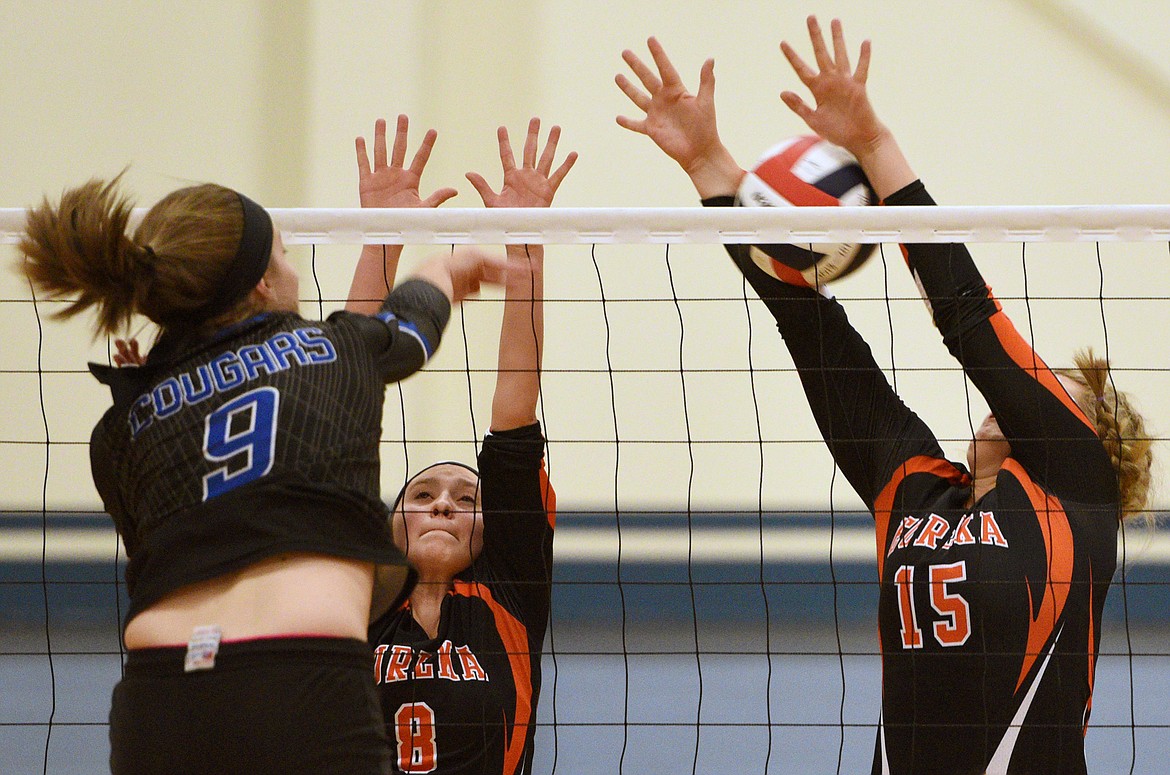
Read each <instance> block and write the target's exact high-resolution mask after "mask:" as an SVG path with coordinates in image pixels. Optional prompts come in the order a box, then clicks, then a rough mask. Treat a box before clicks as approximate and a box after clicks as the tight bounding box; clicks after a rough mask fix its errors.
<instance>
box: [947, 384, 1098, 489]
mask: <svg viewBox="0 0 1170 775" xmlns="http://www.w3.org/2000/svg"><path fill="white" fill-rule="evenodd" d="M1056 378H1057V379H1058V380H1059V381H1060V384H1061V385H1063V386H1064V389H1065V390H1067V391H1068V394H1069V395H1070V396H1071V397H1072V399H1073V401H1076V402H1077V405H1078V406H1081V407H1082V408H1083V407H1084V406H1085V396H1086V394H1087V392H1088V391H1087V390H1086V389H1085V387H1084V386H1082V385H1081V384H1080V383H1079V382H1076V381H1075V380H1072V379H1069V378H1068V377H1066V376H1064V375H1063V374H1058V375H1056ZM1011 452H1012V448H1011V445H1009V444H1008V441H1007V439H1006V438H1005V437H1004V435H1003V431H1001V430H1000V429H999V422H998V421H997V420H996V419H995V415H994V414H989V415H987V416H986V417H984V418H983V422H982V424H980V426H979V427H978V428H976V429H975V438H974V439H972V440H971V444H970V445H969V446H968V447H967V467H968V468H969V469H970V470H971V473H972V474H973V475H974V476H975V478H977V479H978V478H980V477H982V476H987V475H989V474H994V473H995V472H997V471H998V470H999V468H1000V466H1002V465H1003V461H1004V460H1006V459H1007V457H1008V455H1010V454H1011Z"/></svg>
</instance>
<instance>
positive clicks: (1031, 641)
mask: <svg viewBox="0 0 1170 775" xmlns="http://www.w3.org/2000/svg"><path fill="white" fill-rule="evenodd" d="M1000 470H1001V471H1007V472H1008V473H1010V474H1011V475H1012V476H1014V477H1015V478H1016V480H1017V481H1019V483H1020V484H1021V485H1022V486H1023V488H1024V491H1025V492H1026V493H1027V494H1028V499H1029V500H1030V501H1031V502H1032V508H1033V509H1034V510H1035V511H1036V522H1037V523H1038V524H1039V525H1040V533H1041V534H1042V535H1043V536H1044V553H1045V555H1046V557H1047V560H1048V562H1047V565H1048V570H1047V578H1046V579H1045V580H1044V594H1043V599H1042V601H1041V603H1040V610H1039V611H1036V610H1034V609H1033V608H1032V595H1031V590H1030V589H1029V594H1028V612H1029V613H1030V614H1031V616H1030V618H1029V622H1028V645H1027V648H1026V649H1025V651H1024V662H1023V664H1022V665H1021V666H1020V678H1019V680H1018V681H1016V691H1017V692H1018V691H1019V690H1020V687H1021V686H1023V685H1024V679H1025V678H1027V676H1028V673H1029V672H1030V671H1031V669H1032V666H1033V665H1035V664H1036V660H1037V658H1039V656H1040V653H1041V652H1042V651H1043V650H1044V645H1045V644H1046V643H1048V641H1049V640H1051V638H1052V633H1053V631H1054V630H1055V629H1056V623H1057V622H1058V621H1060V617H1061V615H1062V614H1063V613H1064V604H1065V602H1066V601H1067V600H1068V593H1069V589H1070V587H1071V585H1072V572H1073V539H1072V528H1071V527H1070V526H1069V524H1068V514H1066V513H1065V511H1064V506H1063V505H1062V504H1061V502H1060V500H1059V499H1058V498H1056V497H1054V496H1052V495H1049V494H1048V493H1046V492H1044V490H1043V489H1041V488H1040V486H1039V485H1038V484H1036V483H1035V482H1033V481H1032V478H1031V477H1030V476H1028V473H1027V472H1026V471H1024V468H1023V466H1021V465H1020V464H1019V462H1017V461H1016V460H1013V459H1012V458H1008V459H1007V460H1005V461H1004V464H1003V467H1002V468H1001V469H1000ZM1091 615H1092V614H1091V613H1090V616H1091Z"/></svg>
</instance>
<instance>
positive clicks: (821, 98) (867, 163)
mask: <svg viewBox="0 0 1170 775" xmlns="http://www.w3.org/2000/svg"><path fill="white" fill-rule="evenodd" d="M830 28H831V31H832V36H833V53H832V55H830V54H829V48H828V46H827V45H826V44H825V38H824V35H823V34H822V33H821V26H820V24H819V23H818V22H817V18H816V17H815V16H810V17H808V36H809V40H810V41H811V42H812V48H813V55H814V56H815V57H816V63H817V68H818V69H816V70H814V69H813V68H812V67H810V66H809V65H808V64H806V63H805V61H804V60H803V59H801V58H800V56H799V55H798V54H797V53H796V51H795V50H793V48H792V46H790V45H789V44H788V42H787V41H784V42H781V44H780V50H781V51H782V52H783V53H784V56H785V58H787V59H788V62H789V64H791V65H792V69H793V70H794V71H795V72H796V77H797V78H799V79H800V82H801V83H803V84H804V85H805V86H807V87H808V90H809V91H810V92H812V96H813V99H814V100H815V102H816V107H815V108H812V107H809V106H808V105H807V104H806V103H805V102H804V100H802V99H801V98H800V97H799V96H798V95H797V94H796V93H795V92H791V91H784V92H781V94H780V99H782V100H783V101H784V104H785V105H787V106H788V107H789V108H790V109H791V110H792V111H793V112H794V113H796V115H798V116H800V117H801V118H802V119H803V120H804V122H805V123H806V124H808V127H809V129H811V130H812V131H813V132H816V133H817V134H818V135H820V136H821V137H823V138H825V139H826V140H828V141H829V142H831V143H834V144H836V145H839V146H841V147H842V148H845V149H847V150H849V151H851V152H852V153H853V155H854V156H856V157H857V159H858V161H860V162H861V166H862V168H863V169H864V170H865V174H866V176H867V177H868V178H869V182H870V183H871V184H873V187H874V189H875V190H876V191H877V194H878V196H879V197H880V198H882V199H885V198H886V197H887V196H889V195H890V194H892V193H894V192H895V191H897V190H898V189H900V188H902V187H903V186H905V185H907V184H909V183H912V182H913V181H914V179H915V178H916V175H915V174H914V171H913V170H912V169H911V168H910V164H909V163H908V162H907V161H906V158H905V156H903V155H902V151H901V149H900V148H899V147H898V144H897V141H896V140H895V139H894V136H893V134H892V133H891V132H890V130H889V129H888V128H886V126H885V125H884V124H883V123H882V122H881V121H879V120H878V117H877V114H876V113H874V109H873V105H872V104H870V101H869V95H868V93H867V92H866V80H867V79H868V77H869V57H870V43H869V41H868V40H866V41H863V42H862V44H861V52H860V53H859V54H858V57H857V68H856V69H854V68H853V67H852V65H851V64H850V61H849V50H848V49H847V48H846V46H845V33H844V31H843V30H842V28H841V22H840V20H838V19H834V20H833V21H832V23H831V25H830Z"/></svg>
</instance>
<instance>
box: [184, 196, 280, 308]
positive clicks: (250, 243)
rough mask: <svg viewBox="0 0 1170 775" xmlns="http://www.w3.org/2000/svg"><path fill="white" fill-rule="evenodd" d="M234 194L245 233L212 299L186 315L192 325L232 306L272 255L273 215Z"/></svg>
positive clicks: (262, 271)
mask: <svg viewBox="0 0 1170 775" xmlns="http://www.w3.org/2000/svg"><path fill="white" fill-rule="evenodd" d="M236 196H238V197H239V198H240V205H241V206H242V207H243V209H244V232H243V234H241V235H240V246H239V247H238V248H237V249H236V255H235V257H234V258H233V259H232V260H231V263H230V264H228V267H227V271H226V272H225V273H224V276H223V278H222V279H221V280H220V281H219V287H218V288H216V290H215V293H214V294H213V295H212V296H211V299H210V300H209V301H208V302H207V303H206V304H204V305H203V306H202V307H199V308H198V309H196V310H193V311H192V312H189V313H187V315H186V316H185V317H186V318H187V321H188V322H189V323H191V324H198V323H202V322H203V321H205V320H210V319H211V318H214V317H216V316H218V315H222V314H223V313H224V312H227V311H228V310H229V309H231V308H232V307H234V306H235V305H236V304H237V303H238V302H239V301H240V300H241V299H243V298H244V297H246V296H247V295H248V294H249V293H251V291H252V289H253V288H255V287H256V283H258V282H260V278H261V277H263V276H264V272H265V271H266V270H267V269H268V261H269V259H270V258H272V217H271V216H269V215H268V211H267V210H265V209H264V208H263V207H261V206H260V205H258V204H256V203H255V202H253V201H252V200H251V199H249V198H248V197H246V196H244V195H243V194H241V193H239V192H238V191H237V192H236Z"/></svg>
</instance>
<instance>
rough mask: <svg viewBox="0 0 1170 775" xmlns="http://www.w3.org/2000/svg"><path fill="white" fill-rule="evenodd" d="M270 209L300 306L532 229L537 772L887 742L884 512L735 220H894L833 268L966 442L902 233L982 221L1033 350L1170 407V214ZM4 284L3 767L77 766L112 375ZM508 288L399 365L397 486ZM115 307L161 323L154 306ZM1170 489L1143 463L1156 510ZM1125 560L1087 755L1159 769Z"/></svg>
mask: <svg viewBox="0 0 1170 775" xmlns="http://www.w3.org/2000/svg"><path fill="white" fill-rule="evenodd" d="M271 212H272V215H273V218H274V221H275V223H276V224H277V226H278V228H280V230H281V232H282V235H283V237H284V240H285V243H286V245H288V246H290V255H291V256H292V257H293V259H294V261H295V262H296V263H297V264H298V265H299V267H300V269H301V296H302V313H303V314H304V315H305V316H306V317H309V318H315V317H323V316H325V315H328V314H329V313H330V312H331V311H333V310H336V309H339V308H341V307H342V306H343V305H344V302H345V296H346V293H347V291H348V287H349V280H350V277H351V276H352V272H353V267H354V262H355V261H356V258H357V253H358V245H359V244H360V243H371V244H405V245H406V246H407V248H406V252H405V254H404V259H403V268H402V270H401V271H400V275H399V276H400V277H402V276H405V275H406V274H408V273H409V271H410V267H411V264H412V262H413V261H415V260H416V259H417V258H418V257H421V256H423V255H426V254H429V253H433V252H435V251H440V250H449V249H451V247H452V246H455V245H462V244H478V245H487V246H498V245H502V244H535V243H540V244H545V245H547V247H546V258H545V328H546V334H545V355H544V362H543V366H542V370H541V385H542V390H541V408H540V418H541V421H542V423H543V425H544V429H545V434H546V436H547V438H548V440H549V443H548V452H547V462H548V467H549V473H550V478H551V480H552V482H553V484H554V486H555V488H556V490H557V495H558V504H559V508H560V515H559V518H558V526H557V536H556V545H555V546H556V548H555V557H556V559H555V571H554V590H553V600H554V604H553V614H552V621H551V625H550V632H549V636H548V638H547V640H546V646H545V656H544V684H543V690H542V695H541V700H540V705H539V713H538V718H539V724H540V726H539V731H538V736H537V771H538V772H564V773H577V772H640V771H647V770H651V771H661V772H691V773H695V772H715V771H724V770H726V769H727V767H728V765H732V766H734V768H735V769H736V770H737V771H742V772H761V773H763V772H790V771H793V770H797V769H799V770H801V771H806V772H830V773H837V772H856V771H859V770H864V769H865V768H867V767H868V766H869V762H870V760H871V759H872V752H873V741H874V734H875V729H876V722H877V716H878V710H879V703H880V670H881V664H880V656H879V654H878V644H877V637H876V621H877V614H876V601H877V593H876V579H877V575H876V558H875V550H874V537H873V528H872V520H871V518H870V517H869V515H868V513H867V512H866V511H865V509H864V506H863V505H862V504H861V502H860V500H859V499H858V498H857V497H856V496H855V494H854V493H853V492H852V490H851V489H850V488H849V486H848V484H847V483H846V482H845V481H844V479H843V478H842V477H841V476H840V474H839V471H838V470H837V469H836V467H835V466H834V464H833V461H832V458H831V457H830V456H829V454H828V452H827V450H826V449H825V446H824V443H823V441H822V439H821V436H820V433H819V431H818V430H817V428H816V426H815V423H814V422H813V420H812V417H811V414H810V413H809V410H808V406H807V402H806V401H805V398H804V395H803V392H802V390H801V387H800V384H799V380H798V378H797V375H796V373H795V369H794V367H793V365H792V362H791V360H789V358H788V355H787V352H786V350H785V348H784V345H783V343H782V341H781V340H780V337H779V336H778V335H777V332H776V329H775V323H774V321H773V320H772V318H771V316H770V315H769V314H768V312H767V311H766V310H765V309H764V307H763V305H762V304H761V303H760V302H759V301H758V299H756V298H755V295H754V294H753V293H752V291H751V289H750V288H747V287H746V285H745V283H744V281H743V279H742V277H741V276H740V275H739V273H738V272H737V271H736V269H735V267H734V266H733V265H732V264H731V262H730V261H729V260H728V258H727V256H726V254H725V252H724V251H723V249H722V247H721V246H720V243H731V242H735V243H780V242H792V243H796V244H816V243H822V242H829V243H840V242H874V243H878V244H879V249H878V250H877V251H875V253H874V254H873V256H872V257H871V258H870V260H869V261H868V263H867V264H866V265H865V266H864V267H863V268H861V269H860V270H858V271H857V272H855V273H854V274H852V275H850V276H849V277H847V278H845V279H843V280H842V281H840V282H839V283H836V284H833V285H832V290H833V292H834V294H835V295H836V297H837V298H838V299H839V300H840V301H841V302H842V304H844V305H845V307H846V309H847V311H848V313H849V315H850V319H851V321H852V322H853V324H854V326H855V327H856V328H857V329H858V330H859V331H860V332H861V333H862V335H863V336H864V337H865V339H866V340H867V341H868V342H869V344H870V346H871V348H872V350H873V352H874V355H875V357H876V358H877V360H878V362H879V364H880V365H881V366H882V368H883V370H884V371H885V372H886V374H887V376H888V378H889V379H890V381H891V383H892V384H893V385H894V386H895V388H896V390H897V391H898V393H899V395H900V396H901V397H902V398H903V400H904V401H905V402H906V403H907V405H909V406H910V407H911V408H912V409H914V410H915V411H916V412H918V414H919V415H920V416H922V417H923V419H924V420H925V421H926V422H927V424H928V425H930V427H931V428H932V430H934V432H935V434H936V435H937V436H938V438H939V440H940V443H941V444H942V445H943V448H944V450H945V451H946V452H947V454H948V457H950V458H951V459H953V460H962V459H963V457H964V452H963V450H964V449H965V446H966V443H967V441H968V440H969V439H970V438H971V436H972V434H973V430H974V427H975V426H977V425H978V423H979V421H980V419H981V418H982V416H983V414H984V413H985V412H986V405H985V404H984V403H983V402H982V399H981V397H980V396H979V394H978V392H977V391H975V390H974V388H973V387H971V386H970V385H969V384H968V383H967V381H966V379H965V378H964V376H963V374H962V372H961V370H960V369H959V367H958V365H957V364H956V363H955V361H954V360H953V359H952V358H951V356H950V355H949V354H948V353H947V351H946V350H945V348H944V347H943V345H942V343H941V341H940V338H939V336H938V333H937V331H935V330H934V328H933V326H932V325H931V323H930V319H929V315H928V313H927V311H926V310H925V309H924V307H923V304H922V300H921V298H920V296H919V294H918V291H917V289H916V287H915V286H914V283H913V280H912V278H911V277H910V276H909V273H908V272H907V271H906V268H905V266H904V263H903V260H902V257H901V254H900V251H899V250H898V249H897V245H896V243H898V242H966V243H971V245H970V249H971V252H972V254H973V255H974V257H975V260H976V262H977V263H978V264H979V266H980V269H981V270H982V272H983V274H984V277H985V278H986V279H987V280H988V282H989V284H991V285H992V287H993V288H994V290H995V294H996V297H997V298H998V299H999V300H1000V302H1001V303H1002V304H1003V306H1004V309H1005V310H1006V311H1007V313H1008V315H1009V316H1010V317H1011V319H1012V320H1013V322H1014V323H1015V325H1016V327H1017V328H1018V329H1019V330H1020V331H1021V332H1022V333H1023V334H1024V336H1025V338H1027V339H1028V340H1029V341H1030V342H1031V343H1032V345H1033V347H1034V348H1035V349H1036V351H1037V352H1038V353H1040V354H1041V355H1042V356H1043V357H1044V358H1045V360H1046V361H1047V362H1048V363H1049V364H1051V365H1053V366H1063V365H1068V364H1070V363H1071V360H1072V356H1073V353H1074V352H1075V351H1076V350H1077V349H1079V348H1081V347H1084V346H1092V347H1093V348H1094V350H1095V351H1096V352H1097V353H1098V354H1100V355H1105V356H1106V357H1108V358H1109V360H1110V361H1111V362H1112V364H1113V370H1114V378H1115V381H1116V383H1117V386H1118V387H1119V388H1120V389H1122V390H1126V391H1127V392H1130V393H1131V394H1133V395H1134V396H1135V397H1136V398H1137V400H1138V403H1139V407H1140V409H1141V410H1142V412H1143V413H1144V414H1145V416H1146V417H1147V419H1148V420H1149V426H1150V428H1152V429H1153V430H1152V432H1153V433H1154V434H1155V435H1157V434H1158V433H1159V431H1163V430H1164V429H1166V428H1170V372H1168V371H1167V367H1166V364H1167V363H1170V341H1168V340H1167V337H1166V335H1165V333H1164V332H1165V331H1166V330H1168V329H1170V255H1168V246H1170V207H1163V206H1110V207H1013V208H1002V207H1000V208H972V207H931V208H919V207H902V208H884V207H872V208H848V209H840V208H797V209H791V210H789V209H784V210H778V209H777V210H770V209H766V208H720V209H708V210H703V209H699V208H673V209H593V208H591V209H570V208H552V209H546V210H539V209H525V210H507V209H499V210H486V209H485V210H480V209H475V210H458V209H438V210H426V209H418V210H402V211H378V210H352V209H345V210H302V209H288V210H282V209H273V210H272V211H271ZM22 225H23V211H20V210H0V244H5V245H8V246H11V245H12V244H13V243H15V242H16V241H17V240H18V238H19V234H20V229H21V227H22ZM497 249H498V248H497ZM3 250H4V251H5V252H6V254H7V255H6V257H9V256H10V257H11V259H12V260H13V261H14V260H15V250H14V249H12V248H11V247H6V248H4V249H3ZM0 291H2V296H0V320H2V321H3V326H4V330H5V331H6V332H8V333H9V336H8V337H7V338H6V340H7V344H6V347H5V351H4V355H3V357H2V360H0V385H2V390H3V395H4V396H5V397H6V404H7V410H6V411H5V412H4V415H3V419H0V465H2V466H3V467H4V470H5V471H6V472H7V473H6V476H5V481H6V487H5V490H6V494H5V496H4V497H5V501H4V504H3V505H2V506H0V564H2V566H3V568H4V572H3V573H2V574H0V616H2V617H3V619H4V620H5V623H4V626H3V630H4V631H5V632H6V633H7V634H6V635H5V636H4V640H3V643H4V645H3V647H2V648H0V684H3V685H0V698H2V699H0V713H2V715H0V770H4V771H8V770H10V769H12V770H13V771H30V768H32V770H31V771H36V770H41V769H42V768H43V769H44V771H47V772H67V771H72V770H70V769H69V768H70V767H73V766H78V767H80V769H78V770H77V771H91V770H92V769H93V764H92V763H93V762H97V764H98V766H104V761H105V760H104V756H105V754H104V752H105V751H106V750H108V747H107V746H108V744H107V743H106V735H107V728H106V726H105V724H106V712H107V710H108V702H109V690H110V689H111V688H112V686H113V684H114V683H115V682H116V681H117V680H118V678H119V677H120V675H121V663H122V659H123V653H122V651H121V648H120V645H119V637H118V633H119V630H120V619H121V616H122V614H123V612H124V611H125V607H126V601H125V593H124V588H123V587H122V585H121V568H122V565H123V562H124V559H125V555H124V552H123V551H122V549H121V547H120V544H119V542H118V540H117V537H116V535H115V534H114V532H113V529H112V526H111V525H110V522H109V519H108V517H105V516H104V515H103V514H102V513H101V505H100V501H99V500H98V499H97V496H96V493H95V492H94V491H93V488H92V485H91V484H90V481H91V480H90V475H89V468H88V449H87V444H88V439H89V433H90V430H91V428H92V426H93V424H94V422H96V420H97V418H98V417H99V416H100V414H101V412H102V411H104V409H105V408H106V406H107V405H108V393H107V392H105V389H104V388H103V387H102V386H100V385H98V384H97V382H96V381H94V380H93V379H92V377H90V375H89V373H88V371H87V370H86V368H85V362H86V361H87V360H92V361H98V362H103V363H105V362H110V360H111V354H112V343H110V342H107V341H104V340H99V341H97V342H93V341H91V339H90V333H89V329H88V328H87V326H86V324H85V321H84V320H78V321H75V322H67V323H60V322H55V321H49V320H48V317H49V315H50V314H51V313H52V312H53V311H55V310H56V309H59V303H56V302H51V301H45V300H42V299H38V298H35V297H34V295H33V294H32V292H31V291H30V289H29V287H28V286H27V284H25V283H24V282H23V280H21V279H20V278H19V277H18V276H16V275H15V273H12V272H9V273H7V275H6V276H5V277H4V278H3V280H2V281H0ZM501 307H502V300H501V298H500V296H499V295H498V294H497V293H495V292H493V291H491V290H487V291H485V292H484V293H483V294H482V295H481V296H480V297H479V298H476V299H471V300H468V301H467V302H465V303H464V304H463V306H462V308H461V309H460V310H457V311H456V312H455V313H454V315H453V318H452V321H451V324H450V325H449V327H448V330H447V333H446V334H445V337H444V343H443V345H442V346H441V348H440V350H439V352H438V353H437V354H436V356H435V358H433V359H432V361H431V363H430V364H429V365H428V367H427V368H426V370H425V371H424V372H422V373H420V374H418V375H415V376H414V377H412V378H410V379H408V380H406V381H405V382H403V383H401V384H400V385H394V386H391V387H390V388H389V389H388V391H387V405H386V412H385V419H384V423H383V437H382V467H383V491H384V493H385V494H386V496H387V498H390V497H392V496H393V494H394V493H396V492H397V491H398V488H399V487H400V486H401V484H402V481H403V479H404V477H405V476H406V475H407V472H410V471H416V470H418V469H419V468H421V467H422V466H424V465H426V464H429V463H431V462H434V461H436V460H440V459H451V458H454V459H465V460H471V459H473V457H474V454H475V450H476V449H477V444H478V443H479V441H480V439H481V438H482V436H483V433H484V432H485V431H486V430H487V427H488V418H489V416H490V401H491V395H492V390H493V386H494V382H495V365H496V351H497V347H496V343H497V338H498V336H499V319H500V314H501ZM131 333H133V334H135V335H137V336H139V338H140V339H143V340H144V341H143V343H144V345H148V344H149V340H150V338H151V336H152V335H153V330H152V329H151V327H150V326H147V325H145V324H143V325H141V326H138V327H136V328H135V329H134V330H133V331H132V332H131ZM1165 452H1166V447H1165V443H1164V440H1163V439H1162V438H1160V437H1159V438H1158V439H1157V440H1156V443H1155V454H1156V455H1157V456H1158V457H1159V458H1162V459H1164V458H1165ZM1159 474H1160V469H1156V470H1155V477H1156V478H1157V477H1158V476H1159ZM1164 497H1165V493H1164V491H1163V490H1162V488H1160V487H1157V486H1156V487H1155V491H1154V501H1153V503H1152V505H1151V510H1152V512H1153V513H1154V514H1155V515H1156V514H1158V513H1160V512H1161V511H1162V510H1163V509H1164V508H1165V500H1164ZM1119 560H1120V561H1121V562H1120V563H1119V569H1118V573H1117V576H1116V577H1115V579H1114V586H1113V588H1112V590H1111V592H1110V597H1109V602H1108V603H1107V607H1106V623H1105V633H1104V635H1103V638H1102V647H1101V658H1100V660H1099V662H1098V667H1097V671H1098V674H1097V675H1098V677H1097V683H1096V686H1095V697H1094V704H1093V717H1092V721H1091V724H1090V728H1089V733H1088V737H1087V747H1088V750H1089V756H1090V768H1091V769H1094V768H1096V769H1101V770H1102V771H1133V772H1149V771H1157V768H1158V766H1159V763H1160V762H1161V761H1163V760H1164V759H1165V757H1166V756H1167V755H1170V710H1167V708H1166V703H1165V702H1164V700H1163V699H1162V698H1163V697H1165V696H1166V695H1167V693H1168V692H1170V649H1167V647H1166V646H1165V645H1164V644H1165V643H1166V642H1167V641H1166V635H1167V632H1168V630H1170V626H1168V625H1167V622H1166V615H1165V605H1164V600H1165V599H1166V593H1167V584H1168V583H1170V537H1168V536H1167V534H1166V533H1165V532H1163V531H1162V530H1160V529H1157V528H1151V527H1149V526H1148V525H1146V524H1143V523H1141V522H1140V521H1134V522H1132V523H1131V524H1130V525H1129V526H1128V527H1127V528H1126V529H1125V531H1124V532H1123V537H1122V540H1121V541H1120V545H1119ZM94 751H96V752H97V755H96V757H95V755H94V753H93V752H94ZM17 757H23V758H17ZM86 757H88V758H86ZM729 757H731V758H729ZM78 762H83V764H78Z"/></svg>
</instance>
